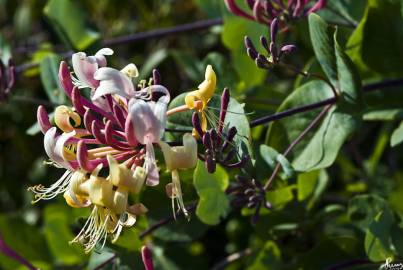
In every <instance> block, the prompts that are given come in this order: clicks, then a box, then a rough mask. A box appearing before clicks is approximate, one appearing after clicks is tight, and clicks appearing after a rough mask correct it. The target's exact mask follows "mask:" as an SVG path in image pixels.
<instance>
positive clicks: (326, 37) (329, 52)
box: [309, 13, 338, 85]
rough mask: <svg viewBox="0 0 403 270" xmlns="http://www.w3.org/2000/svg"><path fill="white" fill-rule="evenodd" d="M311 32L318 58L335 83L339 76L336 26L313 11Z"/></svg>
mask: <svg viewBox="0 0 403 270" xmlns="http://www.w3.org/2000/svg"><path fill="white" fill-rule="evenodd" d="M309 33H310V35H311V42H312V46H313V50H314V52H315V55H316V59H317V60H318V61H319V63H320V65H321V66H322V69H323V71H324V72H325V73H326V75H327V77H328V78H329V79H330V81H331V82H332V83H333V84H334V85H335V84H336V83H337V81H338V76H337V62H336V55H335V51H334V40H333V33H334V28H332V27H330V26H329V25H328V24H327V23H326V22H325V21H324V20H323V19H322V18H321V17H319V16H318V15H316V14H315V13H312V14H310V15H309Z"/></svg>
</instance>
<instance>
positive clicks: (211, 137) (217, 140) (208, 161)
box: [192, 88, 250, 173]
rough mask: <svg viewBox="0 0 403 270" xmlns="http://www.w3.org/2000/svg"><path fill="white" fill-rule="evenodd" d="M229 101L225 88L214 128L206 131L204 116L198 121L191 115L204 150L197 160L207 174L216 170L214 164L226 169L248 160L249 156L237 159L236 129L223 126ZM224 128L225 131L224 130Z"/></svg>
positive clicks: (195, 113)
mask: <svg viewBox="0 0 403 270" xmlns="http://www.w3.org/2000/svg"><path fill="white" fill-rule="evenodd" d="M229 101H230V93H229V90H228V88H225V89H224V91H223V93H222V95H221V108H220V115H219V119H218V124H217V126H216V127H214V128H211V129H209V130H206V129H205V127H204V125H203V121H205V120H203V119H204V118H205V116H203V114H202V118H201V119H202V120H200V117H199V114H198V113H197V112H194V113H193V116H192V123H193V127H194V129H195V132H196V133H197V135H198V136H199V137H201V138H202V142H203V146H204V148H205V152H204V155H200V156H199V158H200V159H201V160H204V162H205V166H206V168H207V171H208V172H209V173H213V172H215V170H216V164H217V163H218V164H221V165H223V166H224V167H227V168H235V167H241V166H242V165H244V164H245V163H246V162H248V160H249V158H250V157H249V155H244V156H242V157H240V158H239V157H237V154H238V147H237V146H236V145H235V144H234V138H235V136H236V135H237V132H238V131H237V129H236V127H230V128H228V127H226V126H225V124H224V121H225V117H226V115H227V113H228V104H229ZM224 128H225V129H224Z"/></svg>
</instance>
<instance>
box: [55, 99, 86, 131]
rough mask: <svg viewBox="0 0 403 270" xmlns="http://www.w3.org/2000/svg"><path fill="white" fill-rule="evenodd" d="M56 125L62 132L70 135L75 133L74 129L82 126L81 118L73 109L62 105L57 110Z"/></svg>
mask: <svg viewBox="0 0 403 270" xmlns="http://www.w3.org/2000/svg"><path fill="white" fill-rule="evenodd" d="M70 119H72V120H73V122H74V126H73V125H72V124H71V122H70ZM55 124H56V126H57V127H59V128H60V129H61V130H63V131H64V132H67V133H68V132H71V131H73V130H74V127H78V126H79V125H80V124H81V117H80V115H79V114H78V113H76V112H74V111H73V109H72V108H70V107H67V106H64V105H61V106H58V107H57V108H56V110H55Z"/></svg>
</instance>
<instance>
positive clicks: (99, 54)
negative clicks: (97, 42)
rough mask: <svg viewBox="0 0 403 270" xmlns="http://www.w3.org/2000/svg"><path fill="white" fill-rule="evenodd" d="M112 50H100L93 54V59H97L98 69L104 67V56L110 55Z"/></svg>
mask: <svg viewBox="0 0 403 270" xmlns="http://www.w3.org/2000/svg"><path fill="white" fill-rule="evenodd" d="M112 54H113V50H112V49H110V48H102V49H100V50H99V51H97V53H96V54H95V58H96V59H97V63H98V66H99V67H106V58H105V56H106V55H112Z"/></svg>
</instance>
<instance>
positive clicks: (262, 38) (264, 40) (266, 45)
mask: <svg viewBox="0 0 403 270" xmlns="http://www.w3.org/2000/svg"><path fill="white" fill-rule="evenodd" d="M260 43H261V44H262V46H263V47H264V48H265V49H266V51H267V52H268V53H269V52H270V48H269V43H268V41H267V38H265V37H264V36H260Z"/></svg>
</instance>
